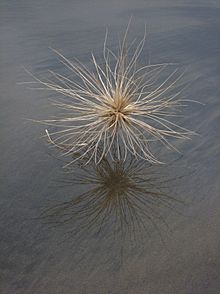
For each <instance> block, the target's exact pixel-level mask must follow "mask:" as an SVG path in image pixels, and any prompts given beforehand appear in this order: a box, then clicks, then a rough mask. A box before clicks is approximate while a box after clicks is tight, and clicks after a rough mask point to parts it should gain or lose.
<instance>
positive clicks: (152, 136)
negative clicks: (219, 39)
mask: <svg viewBox="0 0 220 294" xmlns="http://www.w3.org/2000/svg"><path fill="white" fill-rule="evenodd" d="M128 29H129V26H128V27H127V30H126V32H125V35H124V37H123V39H122V41H121V42H120V43H119V48H118V51H117V52H112V51H111V50H110V49H109V48H108V47H107V35H108V34H107V33H106V37H105V41H104V47H103V61H102V62H101V63H100V62H98V61H97V58H96V57H95V56H94V55H93V54H92V59H91V61H92V62H91V63H92V65H93V70H92V69H90V68H88V67H86V66H85V65H83V64H82V63H81V62H80V61H79V60H77V59H75V60H74V61H70V60H69V59H67V58H66V57H64V56H63V55H62V54H61V53H60V52H58V51H56V50H54V51H55V52H56V54H57V55H58V58H59V59H60V61H61V62H62V63H63V65H64V66H65V67H66V68H67V69H68V70H70V71H71V73H73V74H74V75H75V77H76V79H72V78H69V77H68V76H64V75H61V74H59V73H55V72H51V73H52V75H53V77H54V78H55V81H54V80H53V81H43V80H40V79H38V78H35V79H36V82H37V83H40V84H41V87H40V88H41V89H42V88H43V89H49V90H51V91H54V92H56V93H58V94H61V97H60V98H58V99H55V100H54V101H53V104H54V105H55V106H56V107H59V108H61V109H63V110H64V111H65V113H64V114H63V115H62V116H61V117H57V118H55V119H49V120H44V121H42V122H43V123H44V124H47V125H49V126H55V127H56V130H55V131H49V130H46V134H47V137H48V139H49V141H50V143H51V144H53V145H54V146H56V147H58V148H59V149H61V150H62V152H63V154H73V153H74V154H77V153H79V154H81V155H80V158H83V157H85V156H86V155H87V154H90V155H91V156H90V158H89V159H88V162H89V161H90V160H91V159H92V158H93V159H94V160H95V162H96V164H98V163H99V162H101V160H102V158H103V157H104V156H105V155H108V154H110V155H111V152H112V148H113V145H115V146H116V147H117V149H118V152H117V158H118V159H119V160H123V161H125V160H126V157H127V155H128V153H131V154H133V155H134V156H135V157H136V158H142V159H145V160H147V161H148V162H150V163H161V161H160V160H159V159H158V158H157V157H156V156H155V154H154V152H153V151H152V147H151V144H152V142H155V141H158V142H160V143H162V144H163V145H165V146H167V147H168V148H172V149H175V150H176V148H175V147H174V145H173V143H172V142H171V140H170V139H172V138H175V139H189V138H190V137H191V135H193V134H194V132H192V131H190V130H188V129H186V128H184V127H181V126H179V125H178V124H176V123H175V122H174V121H173V118H174V117H175V116H177V115H178V114H179V112H181V109H182V107H183V106H185V102H186V101H187V100H182V99H181V98H179V95H180V93H181V90H179V88H178V87H177V86H176V85H177V83H178V81H179V80H180V79H181V77H182V75H183V73H179V71H178V69H175V70H173V69H172V72H170V71H168V72H169V74H168V75H167V76H166V73H167V72H166V71H167V68H169V67H170V66H173V65H171V64H168V63H166V64H147V65H144V66H143V65H142V66H140V65H139V64H141V62H140V61H141V60H140V59H141V53H142V51H143V48H144V44H145V39H146V33H145V34H144V37H143V38H142V39H141V41H136V40H134V42H131V44H130V46H128V44H127V35H128ZM164 76H166V77H164ZM101 145H102V146H103V148H102V150H103V151H102V153H101V154H99V152H98V148H99V147H100V146H101ZM75 160H76V159H74V161H75ZM72 162H73V161H71V162H70V163H72ZM88 162H87V163H88Z"/></svg>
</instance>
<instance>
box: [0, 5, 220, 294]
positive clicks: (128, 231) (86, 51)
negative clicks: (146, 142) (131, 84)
mask: <svg viewBox="0 0 220 294" xmlns="http://www.w3.org/2000/svg"><path fill="white" fill-rule="evenodd" d="M219 14H220V5H219V4H218V2H217V1H202V0H201V1H200V0H198V1H168V0H165V1H159V0H158V1H141V0H138V1H124V0H120V1H114V0H112V1H100V0H96V1H95V0H93V1H86V0H85V1H70V0H65V1H57V0H55V1H50V0H47V1H33V0H29V1H25V0H23V1H19V2H18V1H4V0H3V1H1V3H0V52H1V53H0V54H1V60H0V83H1V92H0V95H1V100H0V109H1V111H0V116H1V127H0V129H1V140H0V146H1V157H2V160H1V172H2V175H1V197H0V207H1V216H0V218H1V221H0V235H1V238H0V246H1V247H0V252H1V255H0V271H1V274H0V289H1V293H7V294H9V293H18V294H19V293H22V294H23V293H103V294H104V293H120V294H123V293H138V294H139V293H140V294H141V293H151V294H152V293H168V294H171V293H199V294H200V293H219V291H220V278H219V277H220V256H219V249H220V237H219V229H220V219H219V215H220V198H219V194H220V193H219V192H220V188H219V180H220V178H219V175H220V160H219V159H220V156H219V155H220V138H219V131H220V124H219V114H220V110H219V109H220V108H219V106H220V101H219V86H218V84H219V76H220V68H219V53H220V40H219ZM131 15H132V16H133V24H132V26H131V30H130V34H129V36H130V38H131V39H132V38H134V37H135V36H141V35H142V33H143V28H144V25H145V24H147V27H148V30H149V36H148V40H147V43H146V48H145V51H144V53H143V62H144V59H146V60H147V59H149V56H150V58H151V61H152V62H176V63H178V64H179V65H180V67H181V66H184V67H187V68H188V70H187V74H186V75H185V80H184V82H188V84H189V87H188V88H187V89H186V90H185V92H184V96H185V97H187V98H188V99H195V100H198V101H200V102H202V103H204V104H205V106H201V105H199V104H195V105H191V106H190V107H189V108H188V109H187V111H186V113H185V114H186V116H185V117H184V118H182V119H181V124H182V125H184V126H185V127H188V128H190V129H193V130H195V131H196V132H198V133H199V134H200V136H196V137H194V138H193V140H192V141H187V142H179V143H177V146H178V148H179V149H180V150H181V152H182V156H180V155H179V154H173V153H172V154H171V153H170V152H168V151H167V150H166V151H165V150H158V153H160V154H161V155H162V156H164V157H166V158H167V161H168V162H169V164H168V165H167V166H165V167H164V166H163V167H148V166H147V165H146V166H144V167H143V169H142V167H141V173H142V177H143V178H144V184H143V183H142V184H141V185H142V186H141V187H142V188H143V187H144V189H145V190H144V192H143V190H141V193H140V191H139V192H137V191H136V190H135V189H136V188H135V189H133V188H132V189H133V190H132V189H131V188H130V189H131V191H133V192H132V193H133V194H132V193H131V195H130V194H129V195H130V196H129V197H131V198H130V199H131V200H132V201H133V200H134V198H132V195H134V194H135V196H136V198H135V200H134V201H133V202H132V203H130V202H124V203H125V204H122V203H118V202H114V201H115V199H116V198H117V197H116V198H112V199H111V201H113V202H111V205H112V206H111V207H112V210H111V213H113V214H111V213H110V212H109V211H107V213H106V211H104V214H102V213H103V206H101V214H100V215H101V218H99V219H98V220H97V219H95V221H92V220H91V217H92V214H91V213H92V212H93V210H91V206H90V205H91V203H90V197H91V199H92V205H93V206H92V207H94V210H95V209H97V207H100V206H99V205H100V203H97V200H96V199H97V198H96V193H106V189H110V191H111V193H112V190H111V189H112V187H113V186H114V185H113V183H115V185H116V186H117V185H118V186H117V187H123V189H122V190H123V191H127V190H126V189H127V182H126V181H127V180H126V179H127V178H126V174H125V176H124V178H123V179H124V182H123V181H122V183H117V181H116V178H114V174H113V177H112V178H110V180H111V181H110V182H108V186H107V188H106V186H104V189H105V190H104V192H103V190H101V192H100V190H99V191H97V190H92V189H94V186H91V183H86V184H79V183H78V182H77V181H79V179H77V176H78V175H79V174H80V175H81V177H82V178H83V179H84V181H86V179H88V173H87V172H84V171H83V170H82V169H80V168H79V169H77V170H73V171H71V172H70V173H69V174H68V176H67V175H66V174H65V173H63V170H62V162H61V161H60V160H59V157H58V159H57V154H55V152H54V150H53V149H48V146H47V145H46V143H45V141H44V140H43V139H40V135H41V134H43V133H44V127H43V126H40V125H36V124H32V123H30V122H28V121H27V120H26V118H35V119H43V118H48V117H49V116H50V115H53V114H54V113H55V112H54V111H55V110H54V109H51V107H50V103H49V101H48V98H49V97H50V95H49V94H48V93H47V92H40V91H31V90H29V89H27V88H26V86H21V85H18V84H17V83H18V82H23V81H29V80H31V78H30V76H29V75H28V74H27V73H26V72H25V70H24V68H23V67H25V68H26V69H28V70H30V71H32V72H33V73H34V74H37V75H38V74H39V75H45V76H46V75H47V69H53V70H56V71H58V72H59V73H61V72H62V71H63V66H62V64H60V63H59V61H58V60H57V58H56V56H55V55H54V53H53V52H52V51H51V50H50V49H49V47H53V48H56V49H59V50H60V51H61V52H62V53H63V54H64V55H65V56H67V57H69V58H71V57H78V58H79V59H80V60H82V61H84V62H85V63H87V62H88V60H89V58H90V52H91V51H93V52H95V53H97V54H100V53H101V50H102V44H103V40H104V36H105V29H106V27H108V28H109V31H110V32H111V33H110V35H109V45H110V47H111V48H115V47H116V45H117V42H118V38H119V37H120V36H121V34H122V33H123V31H124V29H125V27H126V25H127V23H128V21H129V19H130V16H131ZM88 169H89V171H88V172H89V174H90V175H92V176H93V177H95V176H96V175H97V174H96V172H97V171H96V168H94V167H92V166H90V167H88ZM133 176H134V177H135V173H134V174H133ZM120 185H121V186H120ZM137 186H138V187H140V182H138V185H137ZM102 188H103V187H102ZM88 191H89V192H88ZM129 191H130V190H129ZM86 192H87V194H86V197H81V198H80V201H81V202H80V201H78V202H77V200H76V199H77V197H80V196H79V195H82V194H83V193H86ZM120 193H122V191H121V192H120ZM126 193H127V192H126ZM126 193H125V195H127V194H126ZM129 193H130V192H129ZM153 193H156V194H157V195H158V198H159V200H158V201H157V202H154V203H152V202H151V201H150V195H152V194H153ZM143 194H144V195H145V196H146V197H145V196H143ZM102 195H106V194H102ZM111 195H112V194H111ZM165 195H166V196H165ZM168 196H169V197H171V198H169V199H171V200H169V202H168V204H169V205H168V204H167V207H165V206H164V205H163V204H164V202H163V201H165V199H167V198H166V197H168ZM141 197H145V198H141ZM158 198H157V199H158ZM160 199H162V200H161V201H162V203H161V202H160ZM124 200H125V201H127V198H126V197H125V198H124ZM172 200H173V201H172ZM71 201H73V203H72V202H71ZM74 201H75V202H74ZM64 202H65V203H69V205H68V206H67V207H68V208H67V207H66V204H65V205H64V204H63V203H64ZM76 202H77V203H76ZM137 202H138V209H139V210H138V211H139V212H138V213H139V214H138V217H135V215H137ZM127 203H129V205H130V206H129V205H127ZM131 204H132V205H133V206H132V205H131ZM55 205H58V207H59V210H58V211H56V212H55V213H54V210H53V209H54V207H55ZM63 205H64V206H63ZM123 205H125V206H123ZM126 205H127V206H126ZM149 205H150V206H149ZM170 206H172V207H170ZM120 207H124V208H125V207H126V209H127V211H130V212H132V213H131V214H129V215H128V216H127V219H126V221H125V222H124V223H123V224H121V222H120V219H115V218H114V212H115V211H116V210H117V209H119V208H120ZM149 207H150V208H149ZM49 208H50V210H49V211H48V209H49ZM126 209H125V210H126ZM129 209H130V210H129ZM42 211H43V212H44V213H43V215H42ZM140 211H141V213H140ZM46 212H48V213H47V217H46ZM120 213H122V214H123V213H124V210H120V209H119V215H120ZM71 214H72V215H73V217H71V218H70V220H69V219H68V218H67V219H68V221H65V217H66V216H67V217H68V216H69V215H70V216H71ZM102 215H104V216H107V219H106V220H107V222H106V225H104V226H102ZM131 215H132V216H133V218H132V217H131ZM90 220H91V221H90ZM154 222H156V224H154ZM115 224H118V226H117V227H115ZM122 225H123V234H121V231H122Z"/></svg>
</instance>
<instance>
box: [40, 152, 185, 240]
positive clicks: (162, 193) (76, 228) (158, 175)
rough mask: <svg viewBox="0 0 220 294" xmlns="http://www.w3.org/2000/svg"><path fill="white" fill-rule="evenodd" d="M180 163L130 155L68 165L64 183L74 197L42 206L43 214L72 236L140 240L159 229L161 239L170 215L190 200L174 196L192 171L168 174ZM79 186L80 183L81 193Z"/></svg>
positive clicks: (168, 229)
mask: <svg viewBox="0 0 220 294" xmlns="http://www.w3.org/2000/svg"><path fill="white" fill-rule="evenodd" d="M112 159H113V160H112ZM83 160H85V161H86V160H87V159H86V158H84V159H83ZM176 161H177V160H176ZM176 161H173V162H172V163H171V164H169V165H165V166H155V165H151V164H149V163H147V162H146V161H137V159H136V158H134V157H132V156H129V158H128V159H127V160H126V162H123V161H119V160H114V155H113V158H106V157H104V158H103V159H102V161H101V162H100V164H98V165H96V164H95V162H93V161H91V162H90V164H88V165H84V162H83V161H82V160H81V161H80V162H78V166H76V165H75V166H73V167H70V166H68V167H67V168H66V169H64V171H65V173H64V176H63V179H61V180H60V184H62V185H64V187H66V186H67V185H70V186H72V189H73V192H72V195H70V196H69V197H68V198H66V200H65V202H64V201H63V202H62V201H61V202H59V203H57V204H53V205H50V207H47V208H46V209H44V210H43V212H42V218H43V219H44V221H45V222H46V223H47V224H49V225H50V226H53V227H55V226H56V227H62V231H64V232H65V234H67V236H68V237H71V236H72V237H74V238H77V237H79V238H85V237H86V238H88V236H91V237H92V238H93V239H94V237H97V236H98V239H99V240H101V238H103V237H105V236H108V238H109V236H110V235H111V236H113V237H114V239H115V238H120V240H126V241H128V240H129V241H130V242H131V243H133V242H135V243H136V242H139V240H140V238H142V237H143V235H144V234H148V235H149V234H151V233H152V232H155V231H156V232H157V233H158V234H159V236H160V238H161V240H162V241H163V236H162V235H163V234H162V233H161V232H163V231H164V230H165V231H170V226H169V222H167V218H168V217H169V216H170V215H171V214H175V215H177V214H178V215H179V214H181V211H182V209H184V208H185V206H186V205H188V204H189V203H187V201H186V199H184V200H183V197H181V196H173V195H172V194H173V193H172V190H175V188H176V187H177V186H178V185H179V181H180V180H181V179H183V177H185V176H186V175H188V173H189V171H188V170H187V173H186V171H184V173H182V174H181V175H176V174H175V176H170V175H169V174H170V171H169V170H172V172H173V171H174V170H176V169H175V162H176ZM171 174H172V175H173V173H171ZM76 185H80V189H79V190H80V191H81V192H79V193H78V194H77V193H75V192H74V191H76V190H77V189H76ZM82 191H83V192H82ZM171 212H172V213H171Z"/></svg>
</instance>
